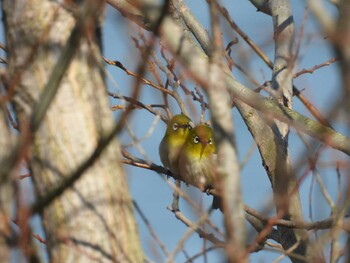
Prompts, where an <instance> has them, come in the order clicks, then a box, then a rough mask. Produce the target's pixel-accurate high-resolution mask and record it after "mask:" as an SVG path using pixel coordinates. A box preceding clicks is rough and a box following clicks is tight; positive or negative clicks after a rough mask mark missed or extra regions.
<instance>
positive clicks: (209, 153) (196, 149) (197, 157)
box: [179, 124, 221, 210]
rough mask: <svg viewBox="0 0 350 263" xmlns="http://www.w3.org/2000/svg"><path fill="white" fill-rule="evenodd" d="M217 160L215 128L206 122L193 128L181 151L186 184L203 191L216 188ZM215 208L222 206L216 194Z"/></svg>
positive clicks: (180, 160)
mask: <svg viewBox="0 0 350 263" xmlns="http://www.w3.org/2000/svg"><path fill="white" fill-rule="evenodd" d="M216 162H217V152H216V144H215V140H214V133H213V129H212V128H211V127H209V126H208V125H206V124H199V125H197V126H196V127H195V128H193V129H192V130H191V131H190V132H189V134H188V136H187V139H186V142H185V144H184V146H183V148H182V150H181V152H180V157H179V173H180V174H181V178H182V180H183V181H184V182H185V183H186V184H190V185H193V186H195V187H198V188H199V189H201V190H202V191H207V190H209V189H212V188H215V186H216V181H217V180H216V175H217V173H216V170H215V165H216ZM212 208H213V209H217V208H220V210H221V200H220V198H219V197H216V196H214V199H213V204H212Z"/></svg>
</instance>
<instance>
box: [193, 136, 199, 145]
mask: <svg viewBox="0 0 350 263" xmlns="http://www.w3.org/2000/svg"><path fill="white" fill-rule="evenodd" d="M193 142H194V143H196V144H197V143H199V137H198V136H196V137H194V139H193Z"/></svg>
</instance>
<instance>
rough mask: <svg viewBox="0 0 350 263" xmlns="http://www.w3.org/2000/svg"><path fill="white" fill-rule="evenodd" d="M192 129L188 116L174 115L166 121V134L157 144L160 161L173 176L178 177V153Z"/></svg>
mask: <svg viewBox="0 0 350 263" xmlns="http://www.w3.org/2000/svg"><path fill="white" fill-rule="evenodd" d="M193 127H194V124H193V122H192V120H191V119H190V118H189V117H188V116H186V115H184V114H177V115H174V116H173V117H172V118H171V119H170V120H169V121H168V124H167V129H166V132H165V134H164V137H163V139H162V141H161V142H160V144H159V156H160V160H161V162H162V163H163V165H164V166H165V167H166V168H168V169H169V170H170V171H171V173H172V174H173V175H175V176H179V170H178V161H179V153H180V152H181V149H182V147H183V145H184V143H185V141H186V139H187V136H188V134H189V132H190V131H191V130H192V129H193Z"/></svg>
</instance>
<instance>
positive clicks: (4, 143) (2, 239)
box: [0, 105, 14, 262]
mask: <svg viewBox="0 0 350 263" xmlns="http://www.w3.org/2000/svg"><path fill="white" fill-rule="evenodd" d="M2 106H4V105H0V167H2V164H4V163H5V162H6V159H7V157H8V154H9V150H10V149H11V146H12V138H11V137H12V136H11V133H10V129H9V127H8V126H7V123H6V113H5V110H4V108H3V107H2ZM11 176H12V173H10V174H6V175H5V176H4V177H3V178H0V255H1V260H2V261H3V262H9V261H10V246H9V244H8V243H9V241H10V239H11V228H10V227H11V226H10V223H11V216H12V214H11V212H12V208H13V205H14V204H13V201H14V198H13V196H14V187H13V178H12V177H11Z"/></svg>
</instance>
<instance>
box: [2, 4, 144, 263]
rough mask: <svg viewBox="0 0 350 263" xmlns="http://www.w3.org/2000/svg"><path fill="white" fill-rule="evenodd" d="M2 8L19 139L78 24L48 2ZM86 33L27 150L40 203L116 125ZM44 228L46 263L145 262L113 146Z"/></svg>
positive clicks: (55, 206) (50, 210)
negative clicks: (15, 82)
mask: <svg viewBox="0 0 350 263" xmlns="http://www.w3.org/2000/svg"><path fill="white" fill-rule="evenodd" d="M88 3H91V2H89V1H85V5H86V4H88ZM103 5H104V2H102V1H101V2H100V6H103ZM3 8H4V11H5V24H6V40H7V47H8V76H9V79H8V83H14V82H13V80H14V78H16V79H17V81H18V85H12V86H11V85H10V86H9V89H11V88H13V89H14V91H15V94H14V96H13V102H14V105H15V108H16V113H17V115H18V118H19V121H20V125H21V133H22V134H23V133H24V132H25V130H26V129H27V126H26V125H25V123H26V122H28V119H29V117H30V116H31V114H32V109H33V106H34V105H35V103H36V102H37V101H38V98H39V96H40V94H41V92H42V90H43V88H44V87H45V85H46V84H47V82H48V79H49V78H50V76H51V74H52V72H53V68H54V66H55V65H56V63H57V61H58V58H60V55H61V53H62V50H63V49H64V48H65V46H66V42H67V39H68V37H69V35H70V34H71V31H72V28H73V26H74V24H75V20H74V18H73V15H72V13H70V12H67V11H66V10H65V9H64V8H63V7H62V6H60V5H58V4H56V3H54V2H52V1H46V0H28V1H14V0H5V1H3ZM98 11H99V10H96V12H98ZM75 15H76V14H75ZM89 26H90V27H88V26H86V32H85V31H84V32H80V33H81V34H84V35H83V37H82V40H81V41H80V44H79V47H78V48H77V50H76V51H75V54H74V57H73V59H72V60H71V62H70V66H69V68H67V70H66V72H65V75H64V77H63V79H62V81H61V82H60V86H59V89H58V92H57V94H56V96H55V98H54V100H53V102H52V104H51V105H50V107H49V109H48V111H47V112H46V115H45V119H44V120H43V122H42V123H41V125H40V128H39V129H38V131H37V132H36V133H35V134H34V136H33V141H32V142H31V147H30V148H29V153H28V154H29V157H30V165H31V167H30V168H31V172H32V177H33V180H34V184H35V187H36V191H37V195H38V197H42V196H45V195H46V194H47V193H49V192H50V191H51V190H52V189H53V188H54V187H55V186H57V184H59V183H60V182H61V181H62V179H63V178H66V177H67V175H69V174H71V173H72V172H74V171H75V170H76V169H77V167H79V165H80V164H81V163H83V162H84V161H85V160H86V159H87V158H88V157H89V156H90V155H91V154H92V153H93V152H94V150H95V148H96V146H97V143H98V140H99V138H101V137H102V136H103V135H105V134H107V133H108V132H109V130H110V129H111V127H112V125H113V118H112V114H111V111H110V109H109V105H108V98H107V93H106V88H105V83H104V80H103V64H102V62H101V61H102V60H101V54H100V52H99V50H98V48H97V45H96V43H95V42H94V41H92V39H93V37H91V33H93V32H94V30H93V27H94V26H96V25H95V24H90V25H89ZM89 33H90V34H89ZM54 74H55V73H54ZM38 103H42V101H39V102H38ZM43 224H44V228H45V231H46V239H47V247H48V251H49V255H50V260H51V262H90V261H91V260H94V261H97V262H110V261H113V262H142V261H143V254H142V250H141V247H140V242H139V238H138V233H137V227H136V224H135V220H134V215H133V207H132V202H131V198H130V196H129V193H128V187H127V182H126V179H125V175H124V171H123V168H122V165H121V157H120V145H119V143H118V141H117V139H114V140H113V141H112V142H111V143H110V144H109V146H107V148H106V149H105V150H104V152H103V153H102V154H101V156H100V157H99V159H98V160H97V161H96V162H94V163H93V164H91V167H90V168H89V169H88V170H87V171H86V172H85V173H84V174H83V176H82V177H81V178H80V179H79V181H77V182H76V183H75V184H74V185H73V187H71V188H69V189H67V190H66V191H65V192H64V193H63V195H61V196H60V197H59V198H57V199H56V200H55V201H54V202H53V203H52V204H51V205H50V206H49V207H47V208H46V209H45V210H44V212H43Z"/></svg>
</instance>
